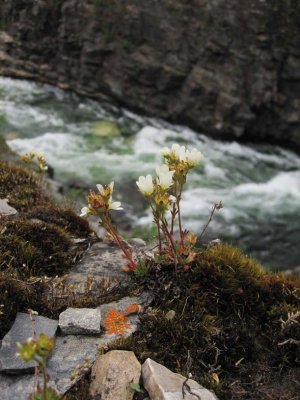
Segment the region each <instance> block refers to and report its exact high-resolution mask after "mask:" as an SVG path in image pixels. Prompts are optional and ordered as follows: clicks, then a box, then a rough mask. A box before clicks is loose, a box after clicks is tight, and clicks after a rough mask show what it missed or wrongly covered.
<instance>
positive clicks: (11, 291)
mask: <svg viewBox="0 0 300 400" xmlns="http://www.w3.org/2000/svg"><path fill="white" fill-rule="evenodd" d="M36 293H37V292H36V287H35V286H32V285H27V284H26V283H25V282H23V281H21V280H19V279H18V278H17V277H16V276H14V275H13V274H8V273H4V272H0V304H1V309H0V338H2V337H3V336H4V335H5V333H6V332H7V331H8V330H9V329H10V327H11V325H12V323H13V321H14V319H15V316H16V314H17V312H18V311H24V310H26V308H28V307H29V304H32V303H33V302H34V297H35V296H36Z"/></svg>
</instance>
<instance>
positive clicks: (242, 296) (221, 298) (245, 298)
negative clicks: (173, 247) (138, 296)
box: [111, 245, 300, 399]
mask: <svg viewBox="0 0 300 400" xmlns="http://www.w3.org/2000/svg"><path fill="white" fill-rule="evenodd" d="M143 284H144V287H145V289H147V288H148V289H149V288H151V290H153V291H154V295H155V301H154V304H153V308H152V310H151V311H150V312H148V313H147V314H145V315H144V316H142V321H141V326H140V330H139V331H138V332H137V333H135V334H134V336H133V337H132V338H129V339H126V340H123V341H121V342H119V343H118V342H117V343H115V344H114V345H113V346H111V348H124V349H128V350H133V351H135V353H136V354H137V355H138V357H139V358H140V360H141V361H142V362H143V361H144V360H145V359H146V358H147V357H151V358H153V359H155V360H156V361H158V362H161V363H163V364H164V365H166V366H167V367H169V368H170V369H171V370H173V371H179V372H181V373H183V374H186V373H187V372H191V373H192V374H193V377H194V378H195V379H196V380H198V381H199V382H202V383H205V384H206V386H207V384H209V387H211V388H214V389H215V390H216V393H217V394H218V395H219V396H220V398H222V399H227V398H228V399H229V398H241V397H235V396H237V394H236V393H235V387H233V386H231V383H232V382H234V381H235V380H238V381H239V382H240V385H241V388H242V390H244V391H245V393H247V394H248V395H249V394H251V391H252V392H253V394H251V396H253V397H251V396H250V397H247V398H251V399H260V398H262V397H261V395H260V394H259V393H258V391H257V386H256V384H255V382H252V383H251V384H249V374H250V375H251V374H252V375H253V373H252V368H253V365H254V364H255V363H257V364H258V365H260V367H262V366H263V367H265V368H266V371H269V372H268V373H269V374H274V373H275V372H276V373H277V374H278V377H282V376H283V375H282V374H284V373H285V372H284V371H287V370H294V368H296V367H297V366H299V362H300V358H299V357H298V356H297V354H298V353H296V356H295V357H292V352H294V353H295V347H296V345H292V344H291V346H292V347H291V348H290V349H288V347H286V348H285V350H284V351H283V350H282V349H281V348H279V347H278V339H279V337H281V336H280V335H281V333H280V328H279V327H278V315H279V314H278V310H281V312H283V310H285V311H284V312H283V314H284V313H286V310H287V307H288V309H290V310H296V309H299V306H300V285H299V282H296V281H291V280H289V279H286V278H284V277H282V276H276V275H272V274H270V273H267V272H265V271H264V269H263V268H262V267H261V266H260V265H259V264H258V263H257V262H255V261H254V260H252V259H250V258H248V257H246V256H245V255H244V254H243V253H242V252H241V251H240V250H238V249H236V248H234V247H231V246H228V245H220V246H216V247H212V248H210V249H208V250H205V251H201V252H200V254H199V257H198V259H197V260H196V261H195V263H194V265H193V266H192V268H191V269H190V270H188V271H182V270H179V269H177V270H175V268H174V266H172V265H165V266H158V265H156V266H154V267H152V268H151V270H150V271H149V273H148V275H147V276H146V278H144V280H143ZM170 310H174V311H175V313H176V314H175V317H174V318H173V319H172V320H168V319H167V318H166V313H167V312H168V311H170ZM276 313H277V314H276ZM280 315H281V314H280ZM285 319H286V317H285ZM276 324H277V325H276ZM279 324H280V323H279ZM274 328H275V330H276V334H275V333H274ZM294 328H296V324H295V326H294ZM278 334H279V337H278ZM289 334H292V333H291V332H289ZM289 334H288V335H287V336H289ZM293 334H294V335H295V338H298V334H295V332H294V331H293ZM287 346H289V345H287ZM286 351H289V354H288V355H287V354H286ZM188 354H189V355H190V357H191V360H192V363H191V367H190V368H188V369H187V368H186V364H187V359H188ZM295 371H296V370H295ZM213 372H215V373H217V374H218V376H219V379H220V383H219V384H216V382H215V381H214V380H213V378H212V373H213ZM256 378H257V376H256ZM256 378H255V379H256ZM255 379H254V381H255ZM266 379H267V378H266ZM241 388H239V389H241ZM237 390H238V389H237ZM289 390H290V392H289V395H290V396H291V397H290V398H292V397H293V396H292V394H293V393H295V392H296V388H295V389H293V388H290V389H289ZM293 395H295V394H293ZM245 398H246V397H245ZM274 398H276V397H274Z"/></svg>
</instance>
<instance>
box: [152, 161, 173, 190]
mask: <svg viewBox="0 0 300 400" xmlns="http://www.w3.org/2000/svg"><path fill="white" fill-rule="evenodd" d="M174 172H175V171H170V170H169V168H168V166H167V165H166V164H163V165H159V166H157V167H156V174H157V183H158V185H159V186H161V187H162V188H163V189H168V188H169V187H170V186H171V185H172V184H173V175H174Z"/></svg>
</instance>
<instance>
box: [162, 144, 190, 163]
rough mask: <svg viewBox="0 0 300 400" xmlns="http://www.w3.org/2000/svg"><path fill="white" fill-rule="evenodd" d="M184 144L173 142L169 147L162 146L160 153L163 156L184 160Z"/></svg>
mask: <svg viewBox="0 0 300 400" xmlns="http://www.w3.org/2000/svg"><path fill="white" fill-rule="evenodd" d="M185 152H186V149H185V146H179V144H177V143H174V144H173V145H172V147H171V149H169V148H168V147H164V148H163V149H162V151H161V154H162V155H163V156H165V157H170V158H173V159H175V160H177V161H185V158H186V156H185Z"/></svg>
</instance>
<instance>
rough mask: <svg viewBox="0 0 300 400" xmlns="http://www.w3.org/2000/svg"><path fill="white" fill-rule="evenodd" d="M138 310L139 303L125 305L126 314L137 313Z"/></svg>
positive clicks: (139, 307) (139, 308)
mask: <svg viewBox="0 0 300 400" xmlns="http://www.w3.org/2000/svg"><path fill="white" fill-rule="evenodd" d="M140 310H141V306H140V305H139V304H130V305H129V306H127V307H126V315H131V314H137V313H138V312H140Z"/></svg>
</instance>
